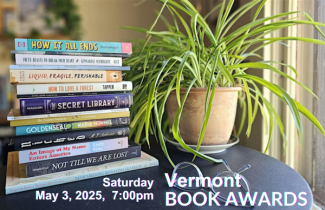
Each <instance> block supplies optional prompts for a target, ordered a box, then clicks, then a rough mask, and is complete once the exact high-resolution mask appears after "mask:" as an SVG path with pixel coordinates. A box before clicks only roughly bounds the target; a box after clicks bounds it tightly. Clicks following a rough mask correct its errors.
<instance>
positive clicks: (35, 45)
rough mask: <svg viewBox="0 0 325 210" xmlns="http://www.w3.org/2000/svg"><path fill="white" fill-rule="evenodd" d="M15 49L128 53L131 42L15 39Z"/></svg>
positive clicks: (130, 49) (130, 51)
mask: <svg viewBox="0 0 325 210" xmlns="http://www.w3.org/2000/svg"><path fill="white" fill-rule="evenodd" d="M15 50H21V51H61V52H92V53H93V52H97V53H128V54H130V53H132V43H121V42H89V41H72V40H43V39H15Z"/></svg>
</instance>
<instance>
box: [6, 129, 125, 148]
mask: <svg viewBox="0 0 325 210" xmlns="http://www.w3.org/2000/svg"><path fill="white" fill-rule="evenodd" d="M127 136H129V127H127V126H126V127H116V128H98V129H87V130H78V131H69V132H58V133H51V134H44V135H26V136H16V137H15V138H13V140H12V141H11V144H14V148H15V150H30V149H38V148H45V147H49V146H56V145H66V144H72V143H79V142H86V141H93V140H99V139H107V138H114V137H127Z"/></svg>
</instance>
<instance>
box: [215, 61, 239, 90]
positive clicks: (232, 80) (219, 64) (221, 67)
mask: <svg viewBox="0 0 325 210" xmlns="http://www.w3.org/2000/svg"><path fill="white" fill-rule="evenodd" d="M217 63H218V67H219V69H220V71H221V72H222V74H223V75H224V76H225V78H226V79H227V81H228V82H229V83H230V85H231V86H232V87H233V86H235V81H234V78H233V77H232V75H231V74H230V72H229V71H228V69H227V68H226V67H225V66H224V65H223V63H222V62H221V61H220V60H219V59H218V60H217Z"/></svg>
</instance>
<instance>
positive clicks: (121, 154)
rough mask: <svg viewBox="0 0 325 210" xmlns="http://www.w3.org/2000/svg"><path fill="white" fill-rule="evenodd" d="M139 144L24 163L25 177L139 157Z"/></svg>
mask: <svg viewBox="0 0 325 210" xmlns="http://www.w3.org/2000/svg"><path fill="white" fill-rule="evenodd" d="M140 155H141V146H139V145H137V146H130V147H128V148H125V149H119V150H112V151H105V152H98V153H93V154H86V155H79V156H72V157H66V158H57V159H52V160H44V161H38V162H33V163H27V164H26V173H27V177H34V176H40V175H45V174H50V173H57V172H61V171H66V170H72V169H77V168H81V167H88V166H93V165H99V164H104V163H110V162H114V161H120V160H126V159H131V158H136V157H140Z"/></svg>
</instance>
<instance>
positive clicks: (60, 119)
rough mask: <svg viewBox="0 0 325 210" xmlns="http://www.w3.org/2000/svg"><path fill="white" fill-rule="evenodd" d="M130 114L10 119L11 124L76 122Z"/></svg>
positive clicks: (128, 114) (126, 112) (128, 113)
mask: <svg viewBox="0 0 325 210" xmlns="http://www.w3.org/2000/svg"><path fill="white" fill-rule="evenodd" d="M129 116H130V112H129V111H124V112H111V113H98V114H96V113H95V114H84V115H83V114H80V115H72V116H62V117H46V118H35V119H24V120H12V121H10V126H23V125H40V124H47V123H62V122H76V121H82V120H99V119H107V118H117V117H129Z"/></svg>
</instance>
